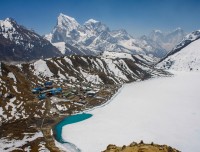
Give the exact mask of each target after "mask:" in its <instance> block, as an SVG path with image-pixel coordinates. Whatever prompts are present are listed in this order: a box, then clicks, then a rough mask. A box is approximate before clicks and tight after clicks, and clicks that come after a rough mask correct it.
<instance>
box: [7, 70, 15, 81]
mask: <svg viewBox="0 0 200 152" xmlns="http://www.w3.org/2000/svg"><path fill="white" fill-rule="evenodd" d="M8 77H9V78H11V79H13V80H14V82H16V81H17V80H16V78H15V75H14V74H13V73H12V72H9V73H8Z"/></svg>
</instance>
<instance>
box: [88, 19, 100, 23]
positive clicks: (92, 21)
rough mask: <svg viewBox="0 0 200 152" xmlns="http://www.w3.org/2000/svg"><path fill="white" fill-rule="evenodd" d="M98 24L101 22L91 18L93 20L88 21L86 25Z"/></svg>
mask: <svg viewBox="0 0 200 152" xmlns="http://www.w3.org/2000/svg"><path fill="white" fill-rule="evenodd" d="M98 22H99V21H96V20H94V19H92V18H91V19H89V20H88V21H86V22H85V24H91V23H94V24H95V23H98Z"/></svg>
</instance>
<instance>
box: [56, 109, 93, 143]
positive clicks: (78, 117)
mask: <svg viewBox="0 0 200 152" xmlns="http://www.w3.org/2000/svg"><path fill="white" fill-rule="evenodd" d="M90 117H92V114H89V113H82V114H76V115H72V116H69V117H66V118H65V119H63V120H62V121H61V122H59V123H58V124H57V125H56V126H55V127H54V132H55V138H56V140H57V141H58V142H60V143H67V141H64V140H63V139H62V127H63V126H65V125H68V124H73V123H77V122H80V121H83V120H86V119H88V118H90Z"/></svg>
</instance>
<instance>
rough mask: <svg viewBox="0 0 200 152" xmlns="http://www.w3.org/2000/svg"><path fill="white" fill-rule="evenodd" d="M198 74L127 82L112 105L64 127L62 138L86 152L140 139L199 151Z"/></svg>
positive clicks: (182, 74)
mask: <svg viewBox="0 0 200 152" xmlns="http://www.w3.org/2000/svg"><path fill="white" fill-rule="evenodd" d="M199 77H200V73H198V72H196V73H195V72H190V73H179V74H178V75H176V76H174V77H168V78H156V79H151V80H147V81H143V82H136V83H131V84H127V85H125V86H124V87H123V89H122V90H121V92H120V93H119V94H118V95H117V96H116V97H115V98H114V99H113V100H112V101H111V102H110V103H109V104H108V105H106V106H104V107H101V108H97V109H95V110H92V111H87V112H89V113H91V114H93V117H91V118H89V119H87V120H85V121H82V122H78V123H75V124H70V125H66V126H64V127H63V133H62V136H63V138H64V139H65V140H66V141H69V142H70V143H73V144H75V145H76V146H77V147H78V148H80V149H81V150H82V152H94V151H103V150H105V149H106V147H107V146H108V145H109V144H116V145H119V146H122V145H127V144H129V143H131V142H132V141H137V142H139V141H140V140H143V141H144V142H148V143H150V142H152V141H153V142H155V143H158V144H167V145H170V146H172V147H175V148H176V149H179V150H180V151H184V152H199V149H200V145H199V141H200V121H199V119H200V111H199V107H200V100H199V99H200V94H199V90H200V79H199ZM80 135H81V136H80Z"/></svg>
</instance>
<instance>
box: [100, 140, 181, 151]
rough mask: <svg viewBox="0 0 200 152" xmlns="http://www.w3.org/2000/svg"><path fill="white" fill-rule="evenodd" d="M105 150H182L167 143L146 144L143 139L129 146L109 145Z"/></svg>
mask: <svg viewBox="0 0 200 152" xmlns="http://www.w3.org/2000/svg"><path fill="white" fill-rule="evenodd" d="M103 152H180V151H179V150H176V149H175V148H172V147H170V146H167V145H158V144H154V143H153V142H152V143H151V144H145V143H143V141H141V142H140V143H136V142H133V143H131V144H130V145H129V146H125V145H124V146H122V147H117V146H116V145H108V147H107V149H106V150H105V151H103Z"/></svg>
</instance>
